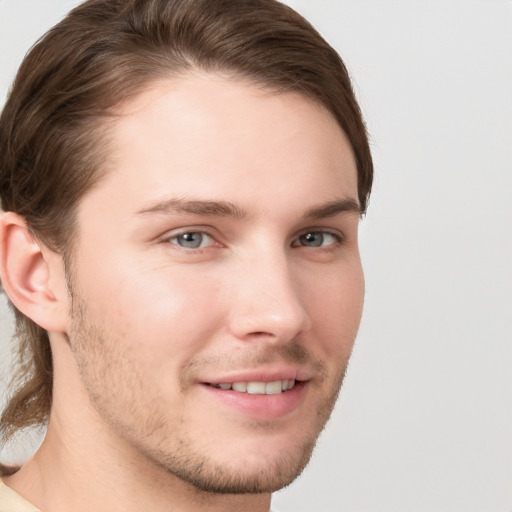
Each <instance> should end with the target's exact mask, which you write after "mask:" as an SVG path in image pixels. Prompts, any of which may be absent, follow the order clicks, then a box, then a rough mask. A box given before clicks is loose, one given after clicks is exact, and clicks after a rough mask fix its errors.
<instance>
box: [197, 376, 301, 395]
mask: <svg viewBox="0 0 512 512" xmlns="http://www.w3.org/2000/svg"><path fill="white" fill-rule="evenodd" d="M296 383H297V381H295V379H290V380H276V381H273V382H260V381H249V382H244V381H241V382H219V383H218V384H209V383H206V385H207V386H211V387H213V388H216V389H222V390H224V391H228V390H232V391H236V392H238V393H247V394H249V395H280V394H281V393H286V392H287V391H290V390H291V389H293V388H294V387H295V384H296Z"/></svg>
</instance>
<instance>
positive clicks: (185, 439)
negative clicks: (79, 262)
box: [69, 293, 347, 494]
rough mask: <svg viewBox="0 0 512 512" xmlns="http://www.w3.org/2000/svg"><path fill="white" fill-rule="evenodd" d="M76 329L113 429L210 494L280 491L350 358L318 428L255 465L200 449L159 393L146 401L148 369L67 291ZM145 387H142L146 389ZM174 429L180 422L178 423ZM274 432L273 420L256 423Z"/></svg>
mask: <svg viewBox="0 0 512 512" xmlns="http://www.w3.org/2000/svg"><path fill="white" fill-rule="evenodd" d="M72 298H73V299H72V319H73V324H72V325H73V327H72V330H71V333H70V336H69V338H70V346H71V350H72V352H73V354H74V357H75V360H76V362H77V367H78V370H79V373H80V375H81V378H82V382H83V384H84V387H85V389H86V391H87V393H88V395H89V398H90V401H91V404H92V405H93V407H94V409H95V410H96V411H97V413H98V414H99V416H100V417H101V419H102V420H103V421H104V422H105V424H107V425H108V427H109V428H110V430H111V431H113V432H114V433H115V435H117V436H119V438H121V439H122V440H123V441H125V442H126V443H128V445H129V446H130V447H131V448H135V450H137V452H138V453H139V454H141V455H143V456H144V458H145V459H146V460H147V461H149V462H150V463H152V465H154V466H156V467H158V468H160V469H162V470H164V471H165V472H166V473H168V474H171V475H173V476H175V477H177V478H179V479H180V480H182V481H183V482H186V483H188V484H190V485H191V486H193V488H194V489H196V490H198V491H201V492H204V493H215V494H257V493H268V492H274V491H276V490H279V489H281V488H283V487H285V486H287V485H289V484H290V483H291V482H292V481H293V480H295V479H296V478H297V477H298V476H299V475H300V474H301V473H302V471H303V470H304V468H305V467H306V465H307V464H308V462H309V460H310V457H311V454H312V451H313V449H314V447H315V444H316V442H317V439H318V436H319V435H320V433H321V431H322V430H323V428H324V426H325V424H326V422H327V420H328V419H329V417H330V415H331V412H332V409H333V407H334V404H335V403H336V400H337V397H338V394H339V390H340V388H341V385H342V382H343V377H344V374H345V370H346V365H347V361H345V364H344V365H343V367H342V368H340V369H339V372H338V374H337V376H336V378H335V379H334V382H333V384H332V385H331V388H330V391H329V392H328V393H326V396H324V397H323V399H322V401H321V402H320V403H318V404H317V407H316V410H315V411H314V413H313V414H315V416H316V428H315V429H310V430H311V432H309V433H307V435H305V436H304V438H303V439H302V440H301V441H298V444H296V445H295V446H293V449H289V450H287V451H286V450H283V451H282V452H281V453H279V454H278V455H276V456H275V457H273V459H272V460H266V461H265V465H264V466H262V464H261V462H259V463H258V464H253V465H252V466H251V463H250V462H249V461H248V460H246V459H245V458H244V456H243V454H242V455H241V457H240V459H239V460H237V461H232V460H230V461H229V465H227V464H226V462H225V461H219V460H216V459H215V457H214V456H211V455H209V454H208V451H207V450H204V449H203V450H202V449H201V445H200V444H199V443H198V440H197V439H194V438H193V437H192V436H190V435H189V434H188V430H187V426H186V425H179V422H180V420H179V419H178V418H176V419H175V422H174V423H173V424H172V425H170V424H169V422H168V419H166V418H164V417H163V415H162V413H161V412H160V411H159V410H158V403H159V399H158V397H157V396H156V397H153V400H151V402H149V403H148V397H151V394H150V393H146V392H147V391H151V390H148V389H147V384H146V382H147V380H146V378H145V374H143V372H141V370H140V368H139V367H138V365H137V358H136V357H135V358H134V357H131V358H130V357H129V356H130V354H129V353H128V354H127V353H126V352H125V351H124V350H123V349H124V348H125V347H124V346H123V342H122V336H115V335H113V333H112V334H110V335H109V332H108V329H105V326H100V325H98V324H97V323H95V322H94V320H93V319H92V318H91V315H88V312H87V307H86V305H85V303H84V302H83V301H82V300H81V299H80V298H79V297H78V296H77V295H76V293H72ZM145 391H146V392H145ZM176 427H178V428H176ZM258 428H259V429H265V428H267V429H268V430H269V431H271V430H272V428H273V427H272V424H271V422H269V423H268V424H259V425H258Z"/></svg>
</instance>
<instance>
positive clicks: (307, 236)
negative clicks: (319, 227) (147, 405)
mask: <svg viewBox="0 0 512 512" xmlns="http://www.w3.org/2000/svg"><path fill="white" fill-rule="evenodd" d="M339 241H340V239H339V237H337V236H336V235H334V234H332V233H327V232H324V231H310V232H309V233H304V234H303V235H300V236H299V237H298V238H297V240H295V242H294V243H293V246H294V247H327V246H329V245H334V244H336V243H339Z"/></svg>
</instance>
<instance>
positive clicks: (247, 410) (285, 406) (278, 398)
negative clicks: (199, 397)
mask: <svg viewBox="0 0 512 512" xmlns="http://www.w3.org/2000/svg"><path fill="white" fill-rule="evenodd" d="M201 388H202V389H203V390H204V391H205V392H206V393H208V394H209V395H210V396H211V397H213V398H215V399H216V400H219V401H221V402H223V403H224V404H226V405H227V406H228V407H230V408H232V409H235V410H238V411H240V412H241V413H243V414H244V415H245V416H247V417H249V418H251V419H254V420H260V421H265V420H275V419H278V418H282V417H284V416H287V415H288V414H290V413H292V412H293V411H294V410H296V409H297V408H298V407H299V406H300V404H301V403H302V401H303V399H304V394H305V390H306V382H297V383H296V384H295V386H294V387H293V388H292V389H290V390H288V391H285V392H283V393H280V394H278V395H251V394H249V393H240V392H238V391H233V390H232V389H228V390H224V389H219V388H214V387H213V386H209V385H207V384H202V385H201Z"/></svg>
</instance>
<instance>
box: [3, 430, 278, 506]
mask: <svg viewBox="0 0 512 512" xmlns="http://www.w3.org/2000/svg"><path fill="white" fill-rule="evenodd" d="M56 423H57V422H56V421H51V422H50V425H49V428H48V432H47V435H46V437H45V440H44V441H43V444H42V445H41V447H40V449H39V450H38V451H37V453H36V454H35V455H34V457H33V458H32V459H30V460H29V461H28V462H27V463H26V464H25V465H24V466H23V467H22V468H21V469H20V470H19V471H18V472H16V473H15V474H13V475H11V476H7V477H5V479H4V480H5V483H6V484H7V485H8V486H10V487H11V488H13V489H14V490H15V491H16V492H18V493H19V494H20V495H21V496H23V497H24V498H25V499H27V500H28V501H30V502H31V503H33V504H34V505H36V506H37V507H38V508H40V509H41V510H44V511H45V512H65V511H66V512H67V511H69V510H73V511H74V512H86V511H87V512H89V511H90V510H94V511H96V512H104V511H105V512H107V511H108V512H116V511H123V512H135V511H140V510H151V511H152V512H164V511H166V512H168V511H169V510H170V509H171V508H172V510H173V512H199V511H201V512H217V511H224V512H228V511H231V510H233V511H235V510H236V511H239V510H251V511H255V512H256V511H257V512H260V511H261V512H268V510H269V508H270V494H243V495H230V494H214V493H206V492H202V491H199V490H197V489H196V488H195V487H193V486H192V485H190V484H188V483H186V482H183V481H182V480H180V479H179V478H177V477H176V476H174V475H171V474H169V473H168V472H166V471H165V470H164V469H162V468H158V467H153V464H152V463H151V462H147V463H146V464H145V463H144V462H141V461H140V460H138V461H134V460H133V459H131V458H130V457H126V456H119V457H116V458H115V459H112V458H111V457H110V456H109V455H107V454H109V451H108V449H107V450H105V447H104V446H102V443H99V442H98V438H95V437H91V438H89V439H83V438H80V445H79V448H78V449H77V448H76V446H77V445H76V444H75V443H74V442H69V441H70V440H69V436H68V435H66V434H65V433H63V432H62V429H60V428H59V426H58V425H56ZM68 432H69V431H68Z"/></svg>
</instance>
